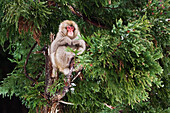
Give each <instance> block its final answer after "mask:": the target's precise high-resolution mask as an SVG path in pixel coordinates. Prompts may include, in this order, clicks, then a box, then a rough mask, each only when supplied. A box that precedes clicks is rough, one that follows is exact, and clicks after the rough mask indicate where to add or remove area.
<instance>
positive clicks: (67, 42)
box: [49, 20, 86, 77]
mask: <svg viewBox="0 0 170 113" xmlns="http://www.w3.org/2000/svg"><path fill="white" fill-rule="evenodd" d="M67 26H74V28H75V30H74V33H73V37H69V36H68V35H67V29H66V27H67ZM79 37H80V32H79V29H78V26H77V24H76V23H75V22H74V21H70V20H65V21H63V22H62V23H61V24H60V25H59V32H58V33H57V36H56V38H55V40H54V41H53V42H52V43H51V47H50V50H49V52H50V58H51V61H52V66H53V74H52V75H53V77H55V73H56V70H57V69H59V71H61V72H63V73H64V74H65V75H66V74H68V73H69V65H70V62H71V59H72V58H73V57H74V56H75V54H74V53H72V52H68V51H66V49H67V47H70V48H72V49H73V50H78V51H79V53H78V55H80V54H82V53H83V52H84V50H85V48H86V45H85V42H84V40H82V39H79Z"/></svg>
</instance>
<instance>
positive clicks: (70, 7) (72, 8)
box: [68, 5, 108, 29]
mask: <svg viewBox="0 0 170 113" xmlns="http://www.w3.org/2000/svg"><path fill="white" fill-rule="evenodd" d="M68 7H69V9H70V10H71V11H72V13H73V14H75V15H77V16H78V17H80V18H83V20H85V21H87V22H88V23H90V24H92V25H94V26H96V27H100V28H104V29H106V28H108V27H106V26H104V25H101V24H100V23H96V22H94V21H91V20H89V19H88V18H87V17H86V16H85V15H82V14H81V13H80V12H78V11H76V10H75V8H74V7H73V6H71V5H68Z"/></svg>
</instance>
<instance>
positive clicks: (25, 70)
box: [24, 42, 37, 82]
mask: <svg viewBox="0 0 170 113" xmlns="http://www.w3.org/2000/svg"><path fill="white" fill-rule="evenodd" d="M36 45H37V42H36V43H35V44H34V45H33V46H32V48H31V50H30V51H29V53H28V55H27V59H26V61H25V65H24V73H25V76H26V77H27V78H28V79H30V80H31V81H33V82H36V80H35V79H33V78H32V77H30V76H29V75H28V73H27V69H26V66H27V64H28V59H29V57H30V55H31V52H32V50H33V49H34V48H35V46H36Z"/></svg>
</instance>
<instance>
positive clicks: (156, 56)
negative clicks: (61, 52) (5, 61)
mask: <svg viewBox="0 0 170 113" xmlns="http://www.w3.org/2000/svg"><path fill="white" fill-rule="evenodd" d="M0 4H1V8H0V26H1V29H0V42H1V45H2V46H3V49H4V51H6V50H8V51H9V54H11V55H12V56H13V58H12V59H9V60H10V61H11V62H12V63H15V64H16V67H15V69H14V70H13V71H12V72H11V73H10V74H9V76H7V77H6V78H4V80H3V81H1V84H0V94H1V95H3V96H9V97H11V96H13V95H15V96H18V97H19V98H20V99H21V101H22V102H23V104H24V105H25V106H26V107H27V108H29V112H30V113H34V112H35V113H40V112H42V113H47V112H50V111H55V112H57V111H58V112H61V113H80V112H82V113H85V112H87V113H106V112H109V113H110V112H146V111H149V112H168V111H169V109H168V105H169V104H170V102H169V100H168V96H169V95H168V93H169V90H168V82H169V79H170V78H169V74H170V72H169V65H170V59H169V52H170V45H169V44H170V38H169V25H168V24H169V19H168V18H169V17H168V14H167V13H168V10H169V1H168V0H67V1H65V0H5V1H1V2H0ZM66 19H67V20H73V21H75V22H76V23H77V24H78V25H79V29H80V32H81V35H82V38H83V39H84V40H85V42H86V46H87V48H86V51H85V52H84V53H83V54H82V55H80V56H76V58H75V64H76V65H82V66H83V70H82V72H81V73H78V74H77V73H75V72H73V73H72V76H71V80H72V81H71V82H69V85H68V84H67V83H68V80H67V78H68V77H67V76H64V75H63V74H62V73H59V77H58V78H57V79H56V80H53V79H52V78H50V77H49V75H48V74H49V72H50V66H49V59H48V52H47V51H48V45H50V43H51V42H50V38H49V37H50V36H51V35H52V34H51V33H54V34H56V33H57V32H58V26H59V24H60V22H62V21H63V20H66ZM5 43H9V44H8V47H5V46H4V44H5ZM57 95H59V96H61V98H60V99H58V98H57V99H56V98H55V97H59V96H57Z"/></svg>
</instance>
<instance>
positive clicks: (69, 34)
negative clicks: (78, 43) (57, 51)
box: [67, 26, 74, 37]
mask: <svg viewBox="0 0 170 113" xmlns="http://www.w3.org/2000/svg"><path fill="white" fill-rule="evenodd" d="M67 31H68V36H70V37H73V32H74V27H73V26H67Z"/></svg>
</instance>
